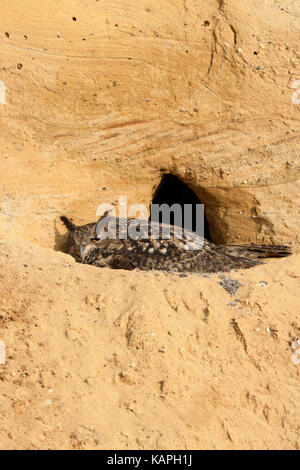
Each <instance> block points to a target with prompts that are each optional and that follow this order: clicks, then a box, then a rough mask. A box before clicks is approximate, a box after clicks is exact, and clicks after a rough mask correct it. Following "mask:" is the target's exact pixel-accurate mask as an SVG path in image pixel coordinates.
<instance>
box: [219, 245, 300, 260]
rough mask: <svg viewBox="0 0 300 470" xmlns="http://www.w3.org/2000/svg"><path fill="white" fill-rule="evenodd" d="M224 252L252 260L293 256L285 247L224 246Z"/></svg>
mask: <svg viewBox="0 0 300 470" xmlns="http://www.w3.org/2000/svg"><path fill="white" fill-rule="evenodd" d="M222 250H223V251H224V252H225V253H226V254H228V255H231V256H245V257H247V258H252V259H261V258H283V257H285V256H289V255H291V254H292V250H291V248H290V247H289V246H285V245H224V246H222Z"/></svg>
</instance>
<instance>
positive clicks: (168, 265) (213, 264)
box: [61, 216, 291, 273]
mask: <svg viewBox="0 0 300 470" xmlns="http://www.w3.org/2000/svg"><path fill="white" fill-rule="evenodd" d="M106 219H107V222H108V221H112V219H114V220H113V222H114V224H115V228H116V231H115V234H114V236H110V234H109V233H108V235H107V236H106V238H104V239H103V238H102V237H101V236H99V221H101V220H102V219H100V220H99V221H98V222H94V223H89V224H85V225H81V226H77V225H75V224H73V222H71V220H70V219H68V218H67V217H65V216H62V217H61V220H62V222H63V223H64V224H65V226H66V227H67V229H68V231H69V249H68V253H69V254H70V255H72V256H73V257H74V258H75V259H76V261H78V262H80V263H83V264H90V265H93V266H99V267H108V268H112V269H126V270H133V269H139V270H143V271H151V270H162V271H167V272H178V273H187V272H190V273H214V272H226V271H232V270H234V269H247V268H251V267H253V266H256V265H258V264H261V258H268V257H283V256H287V255H289V254H291V251H290V249H289V247H287V246H278V245H276V246H275V245H271V246H267V245H215V244H214V243H211V242H209V241H208V240H206V239H203V238H201V237H199V236H196V237H195V234H194V233H193V232H189V233H187V232H186V231H185V232H184V236H181V238H179V232H178V231H179V230H180V235H182V232H181V229H179V228H178V227H175V226H166V224H161V223H158V222H154V226H155V225H156V229H157V231H158V232H157V233H158V237H157V236H156V237H152V236H151V233H152V232H151V229H152V225H151V224H153V222H152V223H151V222H148V221H146V220H144V221H140V222H142V223H141V227H142V228H143V229H142V230H141V231H140V233H139V235H138V236H136V238H132V237H128V238H123V237H121V236H120V234H121V230H122V228H124V224H125V228H128V226H129V224H130V222H131V219H128V220H127V219H119V218H113V217H111V218H110V217H108V218H106ZM150 225H151V227H150ZM166 228H167V229H168V230H170V232H169V233H170V237H169V238H167V239H164V238H163V237H162V234H163V231H164V229H166ZM191 240H192V241H191Z"/></svg>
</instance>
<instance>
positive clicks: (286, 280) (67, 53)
mask: <svg viewBox="0 0 300 470" xmlns="http://www.w3.org/2000/svg"><path fill="white" fill-rule="evenodd" d="M299 15H300V9H299V5H298V3H297V2H296V1H291V0H290V1H287V0H282V1H279V0H278V1H271V0H267V1H266V0H265V1H261V0H260V1H259V0H251V1H250V0H244V1H243V2H239V1H237V0H228V1H226V0H225V1H223V0H219V1H215V2H214V1H209V2H208V1H204V0H201V1H200V0H197V1H193V0H185V1H181V0H176V1H172V2H171V1H166V0H164V1H161V0H156V1H155V2H152V1H146V0H145V1H144V0H143V1H141V0H139V1H137V0H128V1H122V2H113V3H112V2H109V1H106V0H103V1H101V2H98V1H94V0H93V1H92V0H81V1H76V0H68V1H67V0H62V1H60V2H59V5H58V2H53V0H45V1H44V2H43V5H42V6H41V2H40V1H37V0H28V1H27V2H26V4H24V2H21V1H19V0H15V2H13V3H12V2H9V1H7V0H2V2H1V15H0V54H1V62H0V80H1V81H2V83H1V87H0V93H1V95H0V102H3V103H4V92H3V90H4V89H5V90H6V100H5V103H6V104H0V125H1V136H0V150H1V161H0V181H1V186H0V208H1V212H0V241H1V245H0V248H1V249H0V252H1V260H0V262H1V267H0V270H1V277H2V282H1V313H0V314H1V316H0V340H2V341H5V343H6V345H7V363H6V365H2V366H0V367H1V376H0V378H1V382H0V384H2V385H1V393H2V396H3V399H4V401H5V407H4V408H3V410H2V412H1V416H0V423H1V426H0V446H1V447H3V448H4V447H9V448H16V447H18V448H22V447H26V448H47V447H50V448H63V447H67V448H109V447H110V448H111V447H119V448H160V449H161V448H172V447H174V448H191V447H192V448H209V447H215V448H253V447H260V448H278V447H285V448H298V447H299V429H298V423H299V412H298V409H299V370H300V369H299V367H300V366H299V365H297V364H295V363H294V362H293V361H292V354H293V353H295V349H293V348H292V344H293V341H295V340H297V339H298V337H299V334H300V333H299V331H300V318H299V255H297V254H295V255H294V256H293V257H290V258H288V259H284V260H280V261H269V262H268V263H267V264H265V265H264V266H260V267H257V268H255V269H252V270H249V271H245V272H239V273H234V274H230V275H229V277H231V278H234V279H237V280H238V281H239V282H240V283H241V284H242V286H241V287H239V289H238V290H237V292H236V294H234V295H230V294H229V293H228V292H227V291H225V290H224V288H223V287H222V285H220V284H219V282H220V281H221V280H222V279H220V278H219V277H218V275H215V276H212V277H209V278H203V277H196V276H192V277H191V278H188V279H185V278H179V277H177V276H164V275H163V274H159V275H155V274H153V273H152V274H151V273H144V274H142V273H128V272H124V271H120V272H115V271H114V272H112V271H107V270H99V269H96V268H93V267H89V266H81V265H78V264H75V263H74V262H73V260H72V259H71V258H70V257H69V256H67V255H65V254H63V253H61V252H60V251H59V250H60V249H62V248H63V246H64V243H65V240H66V237H65V231H64V229H63V228H62V226H61V225H60V223H59V222H58V216H59V215H61V214H63V213H64V214H67V215H70V216H72V217H73V218H74V220H75V221H76V222H77V223H84V222H88V221H92V220H95V212H96V208H97V206H98V204H100V203H101V202H108V203H111V202H115V201H116V199H117V198H118V196H119V195H123V194H126V195H128V199H129V201H128V202H129V204H130V203H133V202H141V203H145V204H147V205H149V204H150V203H151V201H152V197H153V194H154V192H155V189H156V188H157V187H158V185H159V183H160V181H161V177H162V175H163V174H165V173H171V174H173V175H175V176H177V177H178V178H180V179H181V180H182V181H184V182H185V183H186V184H188V185H189V187H190V188H192V189H193V190H194V192H195V193H196V195H197V196H198V197H199V198H200V200H201V201H202V202H203V203H204V204H205V210H206V216H207V219H208V222H209V226H210V232H211V236H212V238H213V240H214V241H216V242H219V243H227V242H235V243H248V242H256V243H287V244H291V245H292V246H293V247H294V250H295V253H297V251H298V250H299V221H300V217H299V189H300V188H299V130H300V129H299V109H300V103H299V99H300V94H299V95H298V94H297V89H298V88H300V85H299V82H298V84H297V81H299V80H300V56H299V29H300V26H299ZM261 281H264V282H261ZM294 357H295V356H294ZM12 418H13V419H14V421H12Z"/></svg>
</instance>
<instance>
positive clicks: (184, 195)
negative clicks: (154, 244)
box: [150, 174, 211, 241]
mask: <svg viewBox="0 0 300 470" xmlns="http://www.w3.org/2000/svg"><path fill="white" fill-rule="evenodd" d="M164 203H165V204H168V205H169V206H172V205H173V204H180V206H181V209H182V218H183V220H184V211H185V208H184V204H192V215H193V218H192V219H193V220H192V223H191V226H188V227H186V228H187V229H189V230H193V231H195V230H196V220H195V217H196V204H202V202H201V201H200V199H199V198H198V197H197V196H196V194H195V193H194V191H193V190H192V189H191V188H190V187H189V186H188V185H187V184H185V183H184V182H183V181H181V180H180V179H179V178H177V176H174V175H172V174H165V175H163V176H162V178H161V182H160V184H159V186H158V188H157V189H156V191H155V193H154V196H153V200H152V204H164ZM150 220H151V217H150ZM161 221H162V220H161V214H160V218H159V220H158V221H157V222H161ZM170 223H171V224H172V225H173V224H174V214H172V213H171V217H170ZM204 236H205V238H206V239H207V240H210V241H211V235H210V232H209V224H208V221H207V218H206V216H205V214H204Z"/></svg>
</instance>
